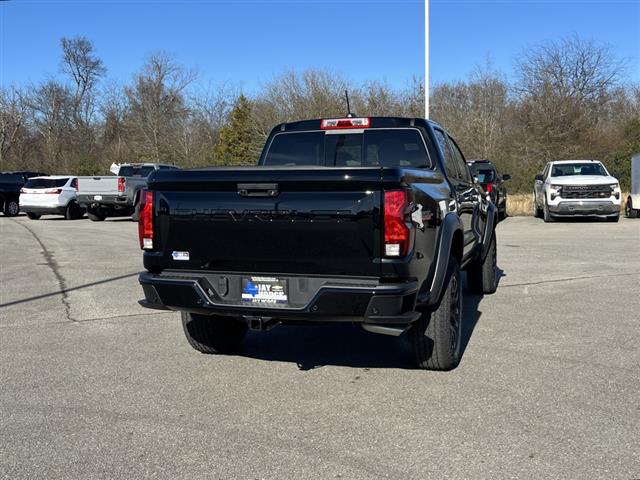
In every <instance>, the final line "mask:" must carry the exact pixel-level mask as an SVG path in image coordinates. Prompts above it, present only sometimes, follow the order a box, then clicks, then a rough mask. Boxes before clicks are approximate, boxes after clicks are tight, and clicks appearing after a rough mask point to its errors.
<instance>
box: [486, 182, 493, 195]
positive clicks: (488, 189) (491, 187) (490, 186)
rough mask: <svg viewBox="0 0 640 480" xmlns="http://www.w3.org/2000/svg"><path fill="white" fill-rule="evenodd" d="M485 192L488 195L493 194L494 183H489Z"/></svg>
mask: <svg viewBox="0 0 640 480" xmlns="http://www.w3.org/2000/svg"><path fill="white" fill-rule="evenodd" d="M485 190H486V191H487V193H491V192H492V191H493V183H487V185H486V187H485Z"/></svg>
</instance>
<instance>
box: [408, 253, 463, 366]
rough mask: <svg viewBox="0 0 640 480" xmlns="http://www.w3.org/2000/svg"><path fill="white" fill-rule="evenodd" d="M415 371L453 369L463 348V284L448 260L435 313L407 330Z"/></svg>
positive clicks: (455, 264) (457, 269)
mask: <svg viewBox="0 0 640 480" xmlns="http://www.w3.org/2000/svg"><path fill="white" fill-rule="evenodd" d="M409 333H410V335H411V340H412V346H413V351H414V353H415V358H416V364H417V366H418V368H423V369H426V370H452V369H454V368H456V366H457V365H458V363H459V362H460V354H461V349H462V282H461V281H460V266H459V265H458V261H457V260H456V259H455V258H451V259H449V277H448V282H447V287H446V290H445V292H444V295H443V297H442V300H441V302H440V306H439V307H438V309H437V310H436V311H435V312H429V311H425V312H424V313H423V314H422V317H420V319H419V320H417V321H416V322H415V323H414V324H413V326H412V327H411V330H410V332H409Z"/></svg>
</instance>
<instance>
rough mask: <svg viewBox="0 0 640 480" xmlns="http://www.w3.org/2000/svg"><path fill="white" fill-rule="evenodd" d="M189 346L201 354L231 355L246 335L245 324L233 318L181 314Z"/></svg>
mask: <svg viewBox="0 0 640 480" xmlns="http://www.w3.org/2000/svg"><path fill="white" fill-rule="evenodd" d="M182 328H183V329H184V334H185V336H186V337H187V341H188V342H189V345H191V346H192V347H193V348H194V349H196V350H198V351H199V352H202V353H233V352H235V351H237V350H238V349H239V348H240V345H241V344H242V340H243V339H244V336H245V335H246V334H247V329H248V327H247V324H246V323H245V322H244V321H243V320H241V319H239V318H235V317H227V316H224V315H200V314H197V313H187V312H182Z"/></svg>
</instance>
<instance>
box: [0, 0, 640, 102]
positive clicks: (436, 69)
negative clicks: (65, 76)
mask: <svg viewBox="0 0 640 480" xmlns="http://www.w3.org/2000/svg"><path fill="white" fill-rule="evenodd" d="M0 16H1V18H0V22H1V23H0V29H1V32H0V40H1V45H0V53H1V58H0V82H1V83H2V85H4V86H6V85H11V84H19V85H20V84H29V83H35V82H38V81H40V80H42V79H44V78H46V77H47V76H56V75H59V71H58V70H59V60H60V46H59V39H60V37H62V36H67V37H72V36H75V35H84V36H86V37H88V38H89V39H91V40H92V41H93V42H94V45H95V47H96V50H97V54H98V55H99V56H100V57H101V58H102V59H103V61H104V63H105V66H106V67H107V70H108V76H109V77H110V78H112V79H115V80H117V81H119V82H127V81H128V80H129V79H130V78H131V76H132V74H133V73H134V72H135V71H136V70H137V69H138V68H139V67H140V65H141V64H142V62H143V59H144V57H145V55H147V54H148V53H150V52H152V51H154V50H164V51H167V52H169V53H171V54H172V55H174V57H175V58H176V59H177V60H178V62H180V63H182V64H183V65H185V66H188V67H193V68H195V69H196V70H197V71H198V73H199V80H198V81H199V83H200V84H202V85H206V84H208V83H213V84H216V83H221V82H229V83H231V84H232V85H235V86H239V87H241V88H243V89H244V90H245V91H247V92H249V93H251V92H253V91H256V90H257V89H259V87H260V85H261V84H263V83H264V82H267V81H269V80H270V79H272V78H273V77H274V76H275V75H277V74H278V73H279V72H282V71H283V70H287V69H297V70H300V69H305V68H310V67H318V68H326V69H330V70H332V71H336V72H339V73H341V74H343V75H344V76H346V77H347V78H349V79H351V80H353V81H354V82H360V81H362V82H363V81H366V80H381V81H386V82H388V83H389V84H390V85H392V86H396V87H403V86H405V85H406V84H407V82H408V81H409V79H410V78H411V77H412V76H413V75H418V76H422V74H423V69H424V50H423V42H424V40H423V35H424V14H423V2H422V0H396V1H391V0H386V1H376V0H369V1H364V0H343V1H337V0H325V1H321V0H264V1H260V0H236V1H216V0H209V1H207V0H185V1H182V2H177V1H156V2H151V1H140V0H139V1H134V2H127V1H90V0H86V1H81V0H74V1H29V0H10V1H8V2H0ZM572 34H577V35H579V36H581V37H585V38H590V39H593V40H595V41H597V42H601V43H607V44H609V45H610V46H611V47H612V49H613V50H614V51H615V52H616V53H617V54H618V55H619V56H621V57H625V58H627V59H629V61H630V63H629V66H630V69H629V74H630V76H631V77H632V79H633V80H634V81H636V82H640V1H637V0H623V1H560V2H555V1H549V0H538V1H516V0H511V1H503V0H485V1H473V0H465V1H463V0H453V1H443V0H439V1H437V0H434V1H432V2H431V35H430V37H431V79H432V82H433V83H437V82H442V81H450V80H458V79H464V78H465V77H466V76H467V75H468V74H469V72H471V71H472V70H473V69H474V67H475V66H476V65H479V64H483V63H485V61H486V59H487V58H490V59H491V60H492V62H493V65H494V67H495V68H497V69H499V70H503V71H504V72H505V73H507V74H510V73H511V71H512V66H513V60H514V58H515V57H516V56H517V54H518V53H519V52H521V51H522V50H523V49H524V48H526V47H527V46H530V45H533V44H538V43H540V42H544V41H546V40H553V39H559V38H561V37H564V36H567V35H572Z"/></svg>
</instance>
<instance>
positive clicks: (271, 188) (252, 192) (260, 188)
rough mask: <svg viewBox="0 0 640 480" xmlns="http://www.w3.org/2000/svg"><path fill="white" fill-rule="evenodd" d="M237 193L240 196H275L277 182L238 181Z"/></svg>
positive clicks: (276, 193)
mask: <svg viewBox="0 0 640 480" xmlns="http://www.w3.org/2000/svg"><path fill="white" fill-rule="evenodd" d="M238 194H239V195H240V196H241V197H275V196H276V195H278V184H277V183H239V184H238Z"/></svg>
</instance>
